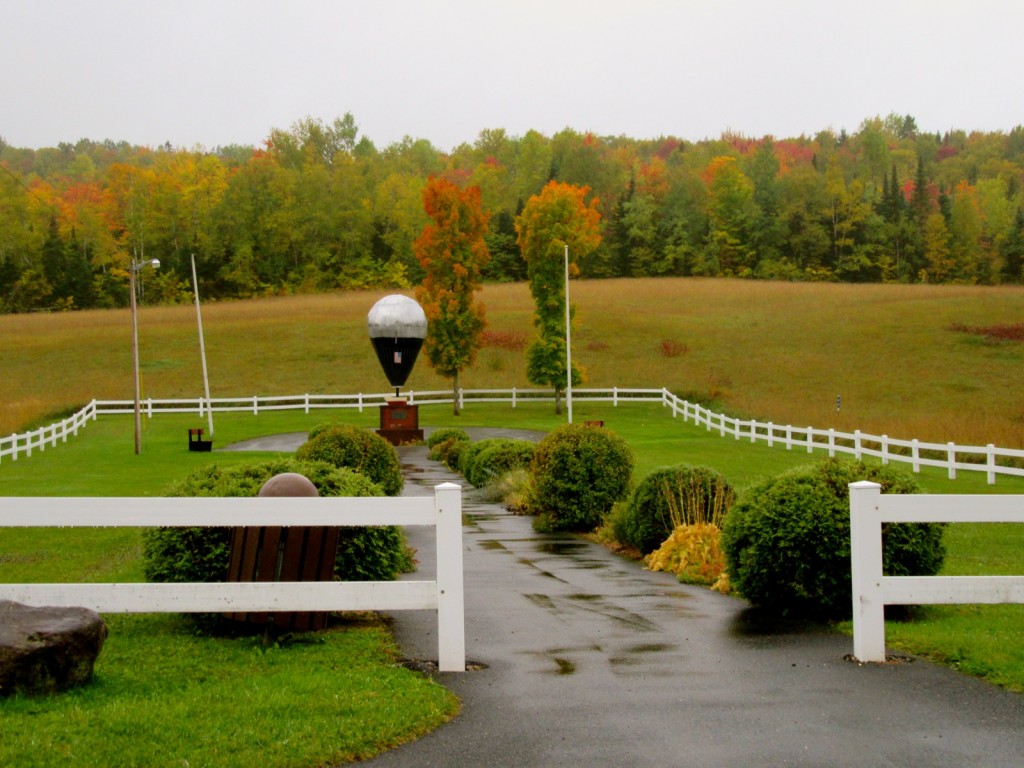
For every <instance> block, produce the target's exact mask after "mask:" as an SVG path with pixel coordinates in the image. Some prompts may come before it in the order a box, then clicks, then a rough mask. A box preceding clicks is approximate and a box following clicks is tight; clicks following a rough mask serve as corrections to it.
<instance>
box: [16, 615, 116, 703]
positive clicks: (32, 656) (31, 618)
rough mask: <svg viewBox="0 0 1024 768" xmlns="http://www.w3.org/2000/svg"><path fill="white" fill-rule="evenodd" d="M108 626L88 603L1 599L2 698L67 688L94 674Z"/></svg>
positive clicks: (85, 681) (82, 681) (80, 683)
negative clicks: (73, 605)
mask: <svg viewBox="0 0 1024 768" xmlns="http://www.w3.org/2000/svg"><path fill="white" fill-rule="evenodd" d="M106 639H107V625H106V624H104V623H103V619H101V618H100V616H99V614H98V613H96V612H95V611H90V610H89V609H88V608H54V607H41V608H35V607H32V606H29V605H22V604H21V603H15V602H13V601H11V600H0V697H2V696H10V695H12V694H15V693H22V694H29V695H31V694H39V693H54V692H57V691H63V690H66V689H68V688H71V687H73V686H76V685H82V684H83V683H87V682H89V680H91V679H92V670H93V665H94V664H95V662H96V657H97V656H99V655H100V650H101V649H102V648H103V641H104V640H106Z"/></svg>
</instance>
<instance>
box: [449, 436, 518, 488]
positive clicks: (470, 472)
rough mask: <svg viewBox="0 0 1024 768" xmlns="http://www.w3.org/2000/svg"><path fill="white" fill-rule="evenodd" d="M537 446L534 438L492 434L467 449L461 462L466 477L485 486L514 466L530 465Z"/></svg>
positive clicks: (461, 455)
mask: <svg viewBox="0 0 1024 768" xmlns="http://www.w3.org/2000/svg"><path fill="white" fill-rule="evenodd" d="M536 448H537V446H536V444H535V443H533V442H532V441H530V440H512V439H510V438H505V437H492V438H488V439H486V440H481V441H479V442H477V443H472V444H471V446H470V447H469V448H465V449H463V451H462V453H461V454H460V455H459V464H460V466H461V467H462V474H463V475H464V476H465V477H466V480H468V481H469V482H470V483H472V484H473V485H474V486H476V487H477V488H482V487H483V486H485V485H487V484H488V483H489V482H491V480H493V479H494V478H495V477H498V476H499V475H502V474H504V473H505V472H508V471H509V470H511V469H515V468H517V467H526V466H529V464H530V461H531V460H532V459H533V454H534V451H535V450H536Z"/></svg>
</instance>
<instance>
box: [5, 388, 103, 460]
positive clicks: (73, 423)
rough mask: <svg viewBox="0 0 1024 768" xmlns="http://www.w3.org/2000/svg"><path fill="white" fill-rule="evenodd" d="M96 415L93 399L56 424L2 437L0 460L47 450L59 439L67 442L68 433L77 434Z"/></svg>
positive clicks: (13, 458) (14, 458)
mask: <svg viewBox="0 0 1024 768" xmlns="http://www.w3.org/2000/svg"><path fill="white" fill-rule="evenodd" d="M96 415H97V410H96V401H95V400H93V401H92V402H91V403H89V404H88V405H87V406H85V408H82V409H81V410H80V411H78V412H77V413H75V414H73V415H71V416H69V417H68V418H66V419H64V420H63V421H58V422H57V423H56V424H50V425H49V426H47V427H40V428H39V429H36V430H33V431H31V432H22V433H21V434H15V435H11V436H10V437H3V438H0V461H2V460H3V457H4V456H9V457H10V458H11V459H12V460H16V459H17V458H18V455H19V454H23V455H25V456H31V455H32V451H33V450H40V451H45V450H46V446H48V445H49V446H54V447H55V446H56V445H57V441H58V440H59V441H60V442H62V443H66V442H67V441H68V435H71V436H72V437H74V436H75V435H77V434H78V430H79V429H81V428H82V427H84V426H85V425H86V424H88V423H89V422H90V421H94V420H95V419H96Z"/></svg>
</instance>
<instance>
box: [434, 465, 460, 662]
mask: <svg viewBox="0 0 1024 768" xmlns="http://www.w3.org/2000/svg"><path fill="white" fill-rule="evenodd" d="M434 508H435V511H436V513H437V643H438V651H437V653H438V663H437V666H438V669H439V670H440V671H441V672H464V671H465V670H466V629H465V626H466V620H465V604H464V584H463V576H462V488H461V487H459V486H458V485H455V484H454V483H442V484H441V485H439V486H437V487H436V488H435V489H434Z"/></svg>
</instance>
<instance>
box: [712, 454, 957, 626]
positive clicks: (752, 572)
mask: <svg viewBox="0 0 1024 768" xmlns="http://www.w3.org/2000/svg"><path fill="white" fill-rule="evenodd" d="M858 480H871V481H873V482H876V483H879V484H880V485H881V486H882V492H883V493H917V492H918V486H917V483H916V482H915V480H914V478H913V477H911V476H910V475H909V474H907V473H906V472H904V471H901V470H898V469H894V468H891V467H887V466H867V465H865V464H863V463H861V462H855V461H848V460H839V459H828V460H826V461H824V462H821V463H819V464H814V465H811V466H808V467H803V468H798V469H795V470H791V471H789V472H786V473H784V474H781V475H778V476H777V477H774V478H772V479H770V480H767V481H765V482H763V483H761V484H760V485H758V486H756V487H754V488H751V489H750V490H749V491H747V492H746V493H744V494H743V496H742V498H741V499H740V500H739V501H738V502H737V503H736V504H735V505H734V506H733V508H732V510H730V512H729V514H728V515H726V518H725V523H724V526H723V529H722V548H723V550H724V551H725V558H726V567H727V570H728V573H729V579H730V582H731V584H732V586H733V587H734V588H735V590H736V591H737V592H738V593H739V594H740V595H742V596H743V597H745V598H747V599H748V600H750V601H751V602H752V603H754V604H755V605H760V606H764V607H767V608H771V609H774V610H777V611H779V612H780V613H783V614H799V615H808V616H815V617H819V618H846V617H849V616H850V615H852V611H853V608H852V589H851V586H850V496H849V484H850V483H852V482H856V481H858ZM942 534H943V526H942V525H939V524H935V523H887V524H884V525H883V527H882V552H883V563H884V567H885V572H886V573H887V574H889V575H897V576H903V575H919V576H932V575H934V574H936V573H938V571H939V570H940V569H941V568H942V562H943V559H944V558H945V546H944V544H943V541H942Z"/></svg>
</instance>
